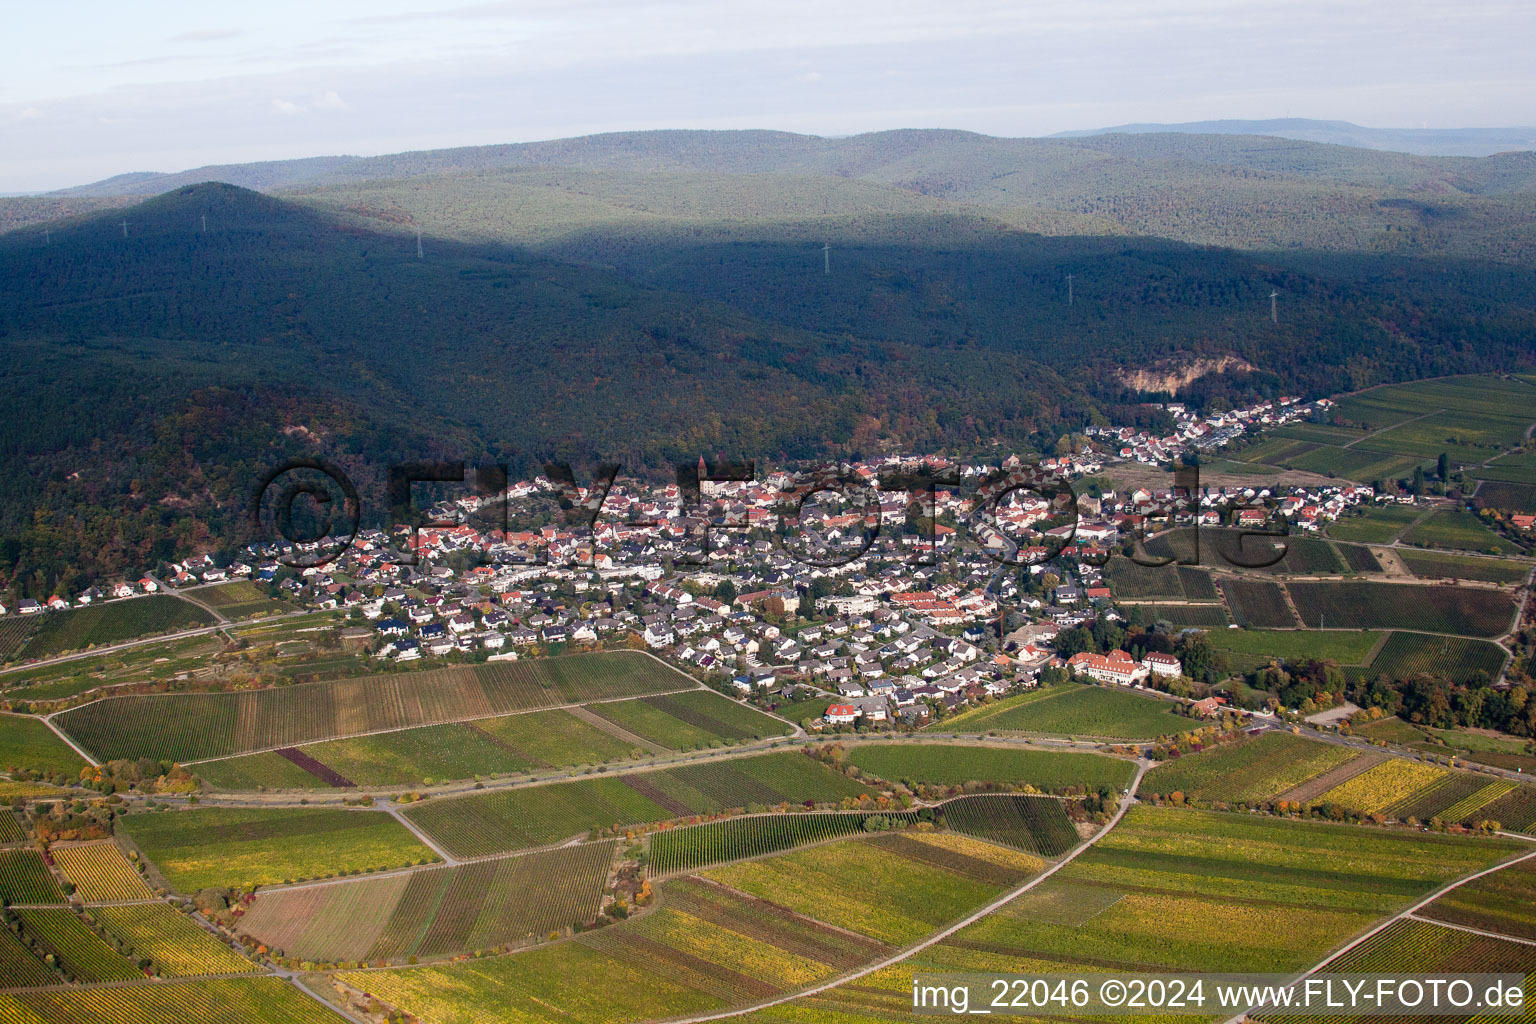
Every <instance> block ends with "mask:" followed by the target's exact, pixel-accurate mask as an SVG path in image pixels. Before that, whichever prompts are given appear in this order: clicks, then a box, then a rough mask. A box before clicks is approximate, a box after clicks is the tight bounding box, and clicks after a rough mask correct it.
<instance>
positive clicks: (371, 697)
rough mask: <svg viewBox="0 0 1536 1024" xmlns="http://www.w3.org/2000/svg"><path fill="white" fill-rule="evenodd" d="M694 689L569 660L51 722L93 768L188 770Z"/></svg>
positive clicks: (143, 705)
mask: <svg viewBox="0 0 1536 1024" xmlns="http://www.w3.org/2000/svg"><path fill="white" fill-rule="evenodd" d="M178 603H181V602H178ZM189 607H190V606H189ZM697 685H698V684H696V683H694V682H693V680H691V679H689V678H688V677H687V676H684V675H682V674H680V673H678V672H677V671H675V670H673V669H670V668H667V667H666V666H665V665H662V664H661V663H660V662H657V661H656V660H655V659H653V658H650V657H648V656H647V655H644V654H639V653H636V652H609V653H601V654H573V655H569V656H567V657H562V658H538V659H531V660H528V661H517V662H495V663H493V664H488V665H476V666H473V667H467V666H465V667H454V668H440V669H427V670H425V671H419V672H408V673H395V674H389V675H382V676H371V677H365V678H361V679H345V680H338V681H334V682H325V683H302V684H298V685H293V686H283V687H277V688H272V689H265V690H246V691H239V692H233V693H185V694H149V695H137V696H125V697H111V698H106V699H103V700H98V701H94V702H92V703H90V704H84V705H81V706H80V707H78V708H72V709H71V710H69V711H66V712H64V713H63V714H61V715H59V716H58V717H57V718H56V719H55V721H56V722H57V723H58V724H59V726H60V728H62V729H64V730H65V731H66V732H68V733H69V734H70V736H71V737H73V738H74V739H75V740H76V742H78V743H80V745H81V746H83V747H84V748H85V749H87V750H89V751H91V752H92V753H93V754H95V755H96V756H97V757H99V758H102V759H111V758H119V757H126V758H136V757H152V758H157V759H161V760H174V761H182V762H188V761H201V760H205V759H207V758H214V757H224V756H227V755H230V754H239V753H246V752H251V751H257V750H265V749H270V748H275V747H289V746H299V745H302V744H305V743H314V742H318V741H320V740H326V739H333V738H338V737H343V736H356V735H359V734H363V733H370V732H379V731H382V730H389V729H405V728H408V727H411V726H420V725H437V724H442V723H446V722H457V721H467V720H472V719H478V718H485V717H488V716H492V715H505V714H511V713H513V712H516V711H529V710H535V709H539V708H548V707H553V706H556V705H562V704H573V703H581V702H585V701H594V700H605V699H610V698H619V697H639V696H647V695H651V694H656V693H660V692H663V691H667V690H678V689H687V688H691V687H696V686H697Z"/></svg>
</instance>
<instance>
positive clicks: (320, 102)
mask: <svg viewBox="0 0 1536 1024" xmlns="http://www.w3.org/2000/svg"><path fill="white" fill-rule="evenodd" d="M310 106H311V107H312V108H313V109H315V110H335V111H341V110H351V109H352V104H350V103H348V102H347V101H346V100H344V99H342V98H341V97H340V96H339V95H337V93H336V90H334V89H331V90H329V91H327V92H326V93H325V94H324V95H322V96H317V97H315V99H314V101H313V102H312V103H310Z"/></svg>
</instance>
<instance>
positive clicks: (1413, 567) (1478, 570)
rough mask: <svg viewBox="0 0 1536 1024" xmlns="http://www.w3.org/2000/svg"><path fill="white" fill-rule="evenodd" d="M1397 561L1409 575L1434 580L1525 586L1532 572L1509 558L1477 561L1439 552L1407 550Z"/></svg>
mask: <svg viewBox="0 0 1536 1024" xmlns="http://www.w3.org/2000/svg"><path fill="white" fill-rule="evenodd" d="M1397 557H1399V558H1401V559H1402V560H1403V564H1404V565H1406V566H1407V567H1408V571H1409V572H1411V573H1413V574H1414V575H1415V576H1423V577H1428V578H1432V579H1462V580H1479V581H1482V582H1485V583H1499V584H1510V583H1520V582H1523V581H1524V580H1525V578H1526V577H1527V576H1529V575H1530V572H1531V567H1530V565H1529V564H1528V563H1525V562H1512V561H1510V560H1509V559H1507V558H1478V557H1475V556H1473V555H1456V554H1448V553H1443V552H1438V551H1409V550H1407V549H1405V548H1399V549H1398V552H1397Z"/></svg>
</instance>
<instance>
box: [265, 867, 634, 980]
mask: <svg viewBox="0 0 1536 1024" xmlns="http://www.w3.org/2000/svg"><path fill="white" fill-rule="evenodd" d="M613 852H614V843H613V842H611V841H610V842H605V843H587V844H584V845H581V846H577V847H573V848H570V849H561V850H552V851H548V852H542V853H530V854H524V855H521V856H514V857H501V858H496V859H493V860H482V861H476V862H475V863H473V864H464V865H459V866H456V867H441V868H424V869H421V870H419V871H414V872H411V873H409V874H394V875H388V876H385V877H382V878H371V879H363V880H359V881H355V882H341V883H336V884H328V885H323V886H319V887H300V888H294V889H279V890H275V891H272V892H267V893H263V894H261V895H258V896H257V898H256V901H255V903H253V904H251V906H250V909H248V910H247V911H246V913H245V915H244V916H243V917H242V918H241V919H240V931H241V933H242V934H245V935H250V936H252V937H254V938H256V939H257V940H259V941H260V942H262V943H264V944H265V945H266V946H267V947H268V948H269V949H274V950H282V952H283V955H284V956H287V957H290V958H293V959H301V960H314V961H321V962H327V963H344V962H348V961H360V960H366V961H368V962H370V963H372V962H376V961H379V960H385V961H393V962H403V961H405V960H406V959H407V958H409V957H415V956H419V957H438V956H445V955H450V954H455V953H462V952H470V951H474V950H479V949H489V948H492V947H496V946H502V945H505V944H508V943H512V944H519V943H523V942H526V941H528V940H529V939H536V938H542V937H543V936H544V935H546V934H548V933H549V932H550V931H561V930H564V929H567V928H571V927H574V926H578V925H585V924H587V923H589V922H590V921H592V920H593V919H594V918H595V917H596V916H597V909H598V904H599V902H600V901H601V899H602V894H603V887H604V883H605V882H606V881H607V878H608V870H609V867H610V866H611V865H612V862H613Z"/></svg>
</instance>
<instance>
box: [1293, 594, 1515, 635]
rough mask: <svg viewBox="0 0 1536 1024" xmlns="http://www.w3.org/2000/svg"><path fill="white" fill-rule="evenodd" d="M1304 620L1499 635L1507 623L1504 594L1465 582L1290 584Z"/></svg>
mask: <svg viewBox="0 0 1536 1024" xmlns="http://www.w3.org/2000/svg"><path fill="white" fill-rule="evenodd" d="M1288 588H1289V590H1290V592H1291V600H1292V601H1293V602H1295V604H1296V609H1297V611H1299V612H1300V613H1301V618H1302V622H1303V623H1304V624H1306V625H1307V626H1308V627H1311V628H1317V626H1318V625H1319V623H1321V624H1323V625H1326V626H1327V627H1329V628H1331V629H1410V630H1422V631H1424V632H1427V633H1455V634H1460V635H1462V636H1498V635H1500V634H1502V633H1503V632H1504V631H1505V630H1507V629H1508V628H1509V625H1510V622H1511V621H1512V619H1513V617H1514V611H1515V607H1514V603H1513V601H1511V600H1510V597H1509V595H1508V594H1505V593H1502V592H1500V591H1492V590H1474V589H1471V588H1465V587H1447V586H1413V585H1409V584H1395V583H1394V584H1387V583H1359V582H1353V581H1343V582H1335V583H1291V584H1288Z"/></svg>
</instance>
